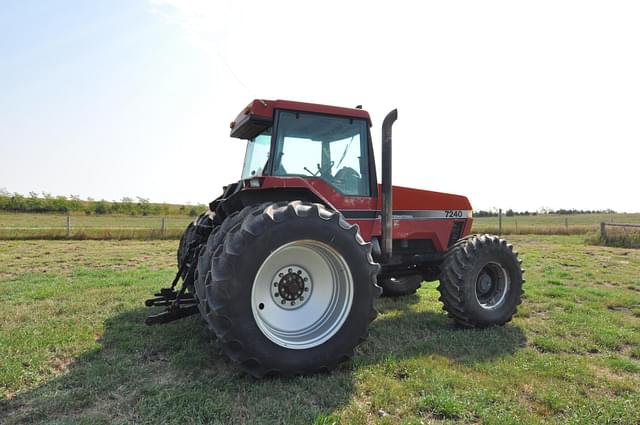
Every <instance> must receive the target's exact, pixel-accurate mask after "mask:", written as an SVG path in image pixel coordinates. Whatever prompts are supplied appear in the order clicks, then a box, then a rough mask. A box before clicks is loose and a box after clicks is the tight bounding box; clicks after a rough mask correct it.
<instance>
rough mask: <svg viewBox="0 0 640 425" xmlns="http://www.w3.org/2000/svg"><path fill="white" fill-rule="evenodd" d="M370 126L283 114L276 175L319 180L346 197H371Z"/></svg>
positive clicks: (355, 121)
mask: <svg viewBox="0 0 640 425" xmlns="http://www.w3.org/2000/svg"><path fill="white" fill-rule="evenodd" d="M366 130H367V123H366V122H365V121H364V120H361V119H355V118H343V117H336V116H329V115H321V114H312V113H303V112H290V111H280V112H279V118H278V131H277V133H278V134H277V138H276V141H275V155H274V159H273V160H274V167H273V174H274V175H276V176H301V177H308V178H312V177H316V178H321V179H323V180H325V181H326V182H327V183H329V184H330V185H332V186H333V187H335V188H336V189H337V190H338V191H340V192H342V193H343V194H345V195H352V196H370V191H371V188H370V180H369V171H368V170H369V160H368V156H367V152H368V151H367V136H366V135H367V131H366Z"/></svg>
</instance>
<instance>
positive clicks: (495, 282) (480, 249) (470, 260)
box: [438, 235, 524, 328]
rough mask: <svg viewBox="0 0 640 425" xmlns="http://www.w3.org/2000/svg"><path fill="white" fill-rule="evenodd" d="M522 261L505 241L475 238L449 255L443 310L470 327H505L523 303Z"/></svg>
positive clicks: (441, 287)
mask: <svg viewBox="0 0 640 425" xmlns="http://www.w3.org/2000/svg"><path fill="white" fill-rule="evenodd" d="M520 264H521V261H520V260H519V259H518V253H517V252H515V251H514V250H513V247H512V246H511V245H510V244H507V242H506V241H505V240H503V239H500V238H499V237H497V236H493V235H473V236H470V237H468V238H465V239H462V240H460V241H458V242H457V243H456V244H455V245H454V246H452V247H451V248H450V249H449V251H448V252H447V254H446V256H445V260H444V263H443V264H442V272H441V274H440V285H439V286H438V290H439V291H440V300H441V301H442V302H443V304H444V306H443V309H444V310H446V311H447V312H448V313H449V316H450V317H452V318H453V319H454V320H455V321H456V322H457V323H459V324H461V325H463V326H466V327H479V328H482V327H487V326H493V325H503V324H505V323H507V322H508V321H510V320H511V318H512V317H513V315H514V314H515V312H516V309H517V306H518V305H519V304H520V303H521V302H522V293H523V291H522V284H523V283H524V279H522V274H523V272H524V270H522V269H521V267H520Z"/></svg>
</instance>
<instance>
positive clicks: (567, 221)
mask: <svg viewBox="0 0 640 425" xmlns="http://www.w3.org/2000/svg"><path fill="white" fill-rule="evenodd" d="M564 228H565V229H566V230H567V235H568V234H569V217H565V218H564Z"/></svg>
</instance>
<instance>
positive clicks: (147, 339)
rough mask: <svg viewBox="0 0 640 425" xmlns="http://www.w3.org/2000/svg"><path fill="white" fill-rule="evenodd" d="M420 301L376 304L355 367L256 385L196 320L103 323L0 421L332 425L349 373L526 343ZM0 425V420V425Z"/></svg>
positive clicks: (347, 394)
mask: <svg viewBox="0 0 640 425" xmlns="http://www.w3.org/2000/svg"><path fill="white" fill-rule="evenodd" d="M420 302H424V301H421V300H420V297H418V296H409V297H404V298H401V299H397V300H381V301H380V302H378V306H377V307H378V310H379V311H381V313H382V314H381V316H380V317H379V318H378V319H377V320H376V321H374V322H373V323H372V324H371V327H370V330H371V332H370V336H369V339H368V341H367V342H365V343H364V344H362V345H361V346H360V347H359V348H358V349H357V351H356V356H355V358H354V361H353V362H351V363H347V364H343V365H342V366H340V367H339V368H338V369H337V370H335V371H333V372H331V373H328V374H320V375H315V376H307V377H297V378H292V379H280V378H271V379H265V380H260V381H259V380H255V379H253V378H251V377H248V376H246V375H244V374H243V373H242V372H240V371H239V370H238V369H237V368H236V367H235V366H234V365H233V364H231V363H230V362H229V361H227V360H226V358H225V357H224V356H223V355H222V353H221V352H220V349H219V347H218V344H217V343H216V341H215V340H214V339H213V338H212V337H211V336H210V335H209V331H208V330H207V329H206V326H205V325H204V323H203V322H202V321H201V320H200V318H199V317H190V318H187V319H183V320H180V321H177V322H175V323H171V324H168V325H163V326H153V327H148V326H146V325H144V324H143V321H144V318H145V317H146V315H147V314H149V310H148V309H145V308H139V309H134V310H129V311H124V312H122V313H120V314H117V315H115V316H112V317H110V318H108V319H107V320H106V321H105V328H104V334H103V335H102V336H101V337H99V339H98V342H99V347H98V348H95V349H93V350H91V351H88V352H86V353H85V354H83V355H81V356H79V357H77V358H76V359H74V361H73V362H72V363H70V364H69V365H67V366H66V371H65V372H64V373H63V374H62V375H61V376H59V377H58V378H55V379H53V380H51V381H49V382H47V383H45V384H43V385H41V386H39V387H37V388H35V389H33V390H31V391H28V392H25V393H22V394H20V395H18V396H17V397H16V398H14V399H12V400H4V401H2V402H0V417H2V418H3V419H4V420H5V421H6V422H7V423H9V424H11V423H36V422H51V421H54V422H64V423H67V422H80V423H92V424H93V423H114V422H120V423H132V422H133V423H153V424H156V423H175V424H183V423H291V424H296V423H312V422H316V423H325V422H328V423H331V415H332V413H333V412H336V411H337V410H339V409H340V408H341V407H343V406H345V405H346V404H348V403H349V402H350V401H351V399H352V395H353V392H354V374H355V372H356V371H357V370H358V369H359V368H362V367H369V366H373V367H375V365H376V364H379V363H382V362H388V361H389V359H390V358H393V359H395V360H403V359H413V358H421V357H424V356H445V357H447V358H450V359H452V360H454V361H456V362H462V363H468V364H473V363H476V362H483V361H491V360H492V359H495V358H499V357H502V356H506V355H510V354H511V353H513V352H515V351H516V350H517V349H518V348H519V347H521V346H522V345H523V344H524V343H525V338H524V334H523V333H522V331H521V330H520V328H518V327H517V326H514V325H508V326H506V327H504V328H494V329H488V330H463V329H460V328H458V327H457V326H455V325H454V324H453V323H452V322H451V321H450V320H449V319H447V318H446V316H444V315H443V314H439V313H434V312H422V311H420V312H417V311H416V309H415V306H416V305H418V304H419V303H420ZM0 422H1V421H0Z"/></svg>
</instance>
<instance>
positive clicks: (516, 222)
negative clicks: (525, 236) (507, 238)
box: [516, 218, 518, 235]
mask: <svg viewBox="0 0 640 425" xmlns="http://www.w3.org/2000/svg"><path fill="white" fill-rule="evenodd" d="M517 234H518V219H517V218H516V235H517Z"/></svg>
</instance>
